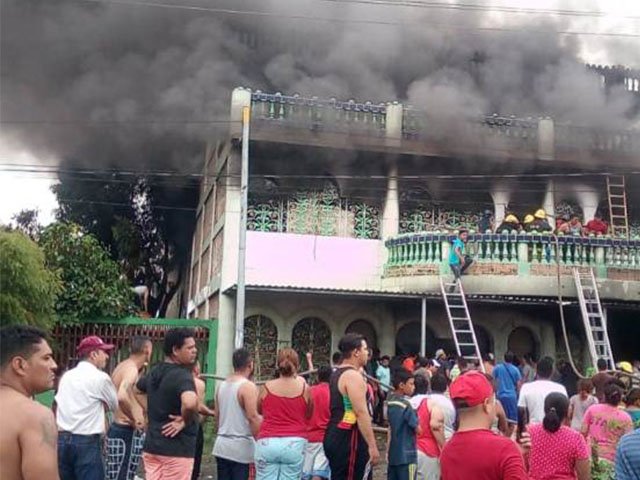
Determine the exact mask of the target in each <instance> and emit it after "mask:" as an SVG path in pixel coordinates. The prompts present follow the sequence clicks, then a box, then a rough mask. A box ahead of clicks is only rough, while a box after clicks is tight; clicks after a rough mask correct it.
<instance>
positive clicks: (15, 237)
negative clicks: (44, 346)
mask: <svg viewBox="0 0 640 480" xmlns="http://www.w3.org/2000/svg"><path fill="white" fill-rule="evenodd" d="M59 288H60V282H59V279H58V278H57V276H56V275H55V273H53V272H51V271H49V270H47V268H46V267H45V258H44V254H43V252H42V250H41V249H40V248H39V247H38V245H37V244H36V243H35V242H33V241H32V240H31V239H29V238H28V237H27V236H26V235H24V234H23V233H21V232H16V231H13V232H10V231H0V324H2V325H6V324H12V323H20V324H25V323H26V324H30V325H37V326H39V327H43V328H46V329H48V328H50V327H51V326H52V325H53V323H54V320H55V311H54V305H55V298H56V293H57V292H58V291H59Z"/></svg>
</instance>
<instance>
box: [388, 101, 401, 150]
mask: <svg viewBox="0 0 640 480" xmlns="http://www.w3.org/2000/svg"><path fill="white" fill-rule="evenodd" d="M402 110H403V106H402V104H401V103H398V102H393V103H389V104H387V113H386V118H385V127H386V133H385V137H386V139H385V144H386V145H387V146H394V147H398V146H400V142H401V141H402Z"/></svg>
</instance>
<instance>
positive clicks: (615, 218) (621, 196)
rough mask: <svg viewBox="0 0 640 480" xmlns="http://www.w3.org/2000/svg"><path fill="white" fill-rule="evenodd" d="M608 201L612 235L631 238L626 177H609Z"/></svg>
mask: <svg viewBox="0 0 640 480" xmlns="http://www.w3.org/2000/svg"><path fill="white" fill-rule="evenodd" d="M607 199H608V201H609V221H610V222H611V227H610V229H611V231H610V233H611V235H612V236H614V237H621V238H627V239H628V238H629V216H628V211H627V188H626V184H625V179H624V175H608V176H607Z"/></svg>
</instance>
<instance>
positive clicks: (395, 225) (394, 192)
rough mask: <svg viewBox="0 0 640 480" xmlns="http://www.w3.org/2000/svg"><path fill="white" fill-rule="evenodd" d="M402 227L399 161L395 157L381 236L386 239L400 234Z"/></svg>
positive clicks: (388, 183) (385, 202) (390, 168)
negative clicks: (399, 195)
mask: <svg viewBox="0 0 640 480" xmlns="http://www.w3.org/2000/svg"><path fill="white" fill-rule="evenodd" d="M399 227H400V204H399V200H398V161H397V159H396V158H393V159H392V160H391V162H390V164H389V171H388V174H387V194H386V196H385V200H384V210H383V212H382V229H381V237H382V239H383V240H386V239H387V238H389V237H395V236H396V235H398V231H399Z"/></svg>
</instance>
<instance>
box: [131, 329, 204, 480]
mask: <svg viewBox="0 0 640 480" xmlns="http://www.w3.org/2000/svg"><path fill="white" fill-rule="evenodd" d="M194 335H195V334H194V332H193V330H191V329H189V328H173V329H171V330H168V331H167V333H166V334H165V338H164V345H163V350H164V354H165V360H164V362H162V363H159V364H158V365H156V366H155V367H153V368H152V369H151V371H150V372H149V374H148V375H146V376H144V377H142V378H141V379H140V380H138V383H137V384H136V388H137V390H138V392H139V393H142V394H144V395H146V396H147V412H148V419H149V426H148V428H147V435H146V438H145V441H144V449H143V451H144V453H143V454H142V460H143V462H144V470H145V478H146V480H191V472H192V471H193V459H194V456H195V453H196V441H197V435H198V407H199V402H198V395H197V394H196V386H195V382H194V380H193V373H192V371H191V370H192V367H193V365H194V364H195V362H196V355H197V353H198V350H197V348H196V341H195V338H194Z"/></svg>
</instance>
